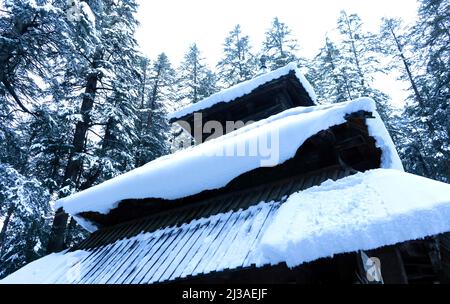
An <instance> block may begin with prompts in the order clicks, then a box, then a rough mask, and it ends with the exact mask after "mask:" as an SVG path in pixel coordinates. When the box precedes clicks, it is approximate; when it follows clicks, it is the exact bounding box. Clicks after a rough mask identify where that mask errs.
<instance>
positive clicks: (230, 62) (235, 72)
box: [217, 24, 257, 87]
mask: <svg viewBox="0 0 450 304" xmlns="http://www.w3.org/2000/svg"><path fill="white" fill-rule="evenodd" d="M223 46H224V48H223V54H224V56H223V58H222V59H221V60H220V61H219V63H218V64H217V70H218V76H219V79H220V81H221V83H223V85H224V86H225V87H230V86H232V85H235V84H237V83H239V82H242V81H244V80H249V79H251V78H252V77H253V76H254V75H255V72H256V71H257V64H256V62H257V60H256V58H255V56H254V55H253V54H252V53H251V47H250V41H249V37H248V36H244V35H242V32H241V26H240V25H239V24H238V25H236V26H235V27H234V28H233V30H232V31H230V33H229V35H228V37H226V38H225V42H224V44H223Z"/></svg>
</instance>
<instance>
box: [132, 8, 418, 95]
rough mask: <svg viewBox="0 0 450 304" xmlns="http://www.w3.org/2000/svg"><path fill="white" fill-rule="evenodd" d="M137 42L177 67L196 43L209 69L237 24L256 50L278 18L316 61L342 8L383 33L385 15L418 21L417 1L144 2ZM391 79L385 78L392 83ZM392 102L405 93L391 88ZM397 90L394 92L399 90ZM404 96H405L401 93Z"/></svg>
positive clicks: (366, 25)
mask: <svg viewBox="0 0 450 304" xmlns="http://www.w3.org/2000/svg"><path fill="white" fill-rule="evenodd" d="M139 2H140V4H141V6H140V8H139V12H138V20H139V22H140V23H141V26H140V27H139V29H138V32H137V36H136V37H137V39H138V42H139V44H140V46H141V48H142V51H143V52H144V53H145V54H146V55H148V56H150V58H155V57H156V55H157V54H159V53H161V52H165V53H166V54H167V55H168V56H169V59H170V60H171V62H172V63H173V64H174V65H178V63H179V61H180V60H181V59H182V57H183V54H184V53H185V51H186V49H187V47H188V46H189V44H191V43H193V42H196V43H197V44H198V46H199V48H200V51H201V52H202V53H203V56H204V57H206V59H207V62H208V63H209V65H210V67H213V66H214V65H215V64H216V63H217V61H218V60H219V59H220V56H221V52H222V44H223V41H224V39H225V37H226V35H227V34H228V32H229V31H230V30H231V29H232V28H233V27H234V25H236V24H240V25H241V28H242V31H243V33H244V34H246V35H249V36H250V41H251V44H252V46H254V48H255V50H257V49H259V46H260V44H261V42H262V40H263V38H264V32H265V31H266V30H267V29H268V28H269V27H270V24H271V21H272V19H273V18H274V17H275V16H277V17H278V18H279V19H280V21H282V22H284V23H286V24H287V25H288V26H289V27H290V28H291V30H292V33H293V35H294V37H295V38H296V39H297V40H298V42H299V45H300V47H301V50H300V54H299V55H301V56H305V57H308V58H312V57H313V56H314V55H315V54H316V53H317V50H318V49H319V48H320V47H321V46H322V45H323V42H324V37H325V35H326V33H327V32H329V31H332V30H333V29H334V28H335V27H336V21H337V18H338V17H339V12H340V11H341V10H343V9H344V10H346V11H347V12H348V13H357V14H358V15H359V16H360V17H361V19H362V21H363V22H364V25H365V27H366V29H367V30H370V31H376V30H378V27H379V24H380V19H381V17H383V16H387V17H401V18H403V19H404V20H405V21H406V22H412V21H414V19H415V17H416V11H417V3H416V0H376V1H374V0H312V1H311V0H308V1H306V0H296V1H291V0H272V1H268V0H259V1H253V0H221V1H217V0H188V1H187V0H157V1H149V0H140V1H139ZM391 80H392V79H388V78H386V79H384V80H383V79H381V80H380V81H381V82H382V83H381V85H383V81H384V82H386V85H385V86H387V83H389V82H391ZM387 91H390V92H389V93H390V94H391V95H394V96H392V97H393V98H402V96H401V92H398V90H394V89H393V88H392V86H391V87H389V88H387ZM394 91H395V92H394ZM399 94H400V95H399Z"/></svg>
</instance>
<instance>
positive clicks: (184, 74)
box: [177, 43, 217, 105]
mask: <svg viewBox="0 0 450 304" xmlns="http://www.w3.org/2000/svg"><path fill="white" fill-rule="evenodd" d="M216 82H217V79H216V77H215V75H214V73H213V72H212V71H211V70H210V69H208V67H207V66H206V64H205V63H204V58H203V57H202V56H201V53H200V50H199V49H198V47H197V45H196V44H195V43H194V44H192V45H191V46H189V49H188V51H187V52H186V54H185V55H184V60H183V61H182V62H181V65H180V67H179V68H178V79H177V86H178V94H179V96H178V98H179V99H180V101H181V105H185V104H188V103H196V102H198V101H200V100H201V99H203V98H206V97H208V96H209V95H211V94H212V93H214V92H216V91H217V85H216Z"/></svg>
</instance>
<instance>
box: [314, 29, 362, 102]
mask: <svg viewBox="0 0 450 304" xmlns="http://www.w3.org/2000/svg"><path fill="white" fill-rule="evenodd" d="M308 68H309V69H308V79H310V80H311V83H312V85H313V86H314V89H315V91H316V93H317V96H318V98H319V101H321V102H322V103H330V102H331V103H336V102H342V101H346V100H351V99H352V98H353V97H354V95H355V96H356V92H354V91H353V90H352V88H351V87H350V84H349V82H350V77H349V75H347V74H346V71H347V66H346V64H345V60H344V58H343V57H342V55H341V52H340V50H339V48H338V47H337V46H336V44H335V43H334V42H333V41H331V40H330V39H329V38H328V37H327V38H326V41H325V45H324V46H323V47H322V48H321V49H320V51H319V54H318V55H317V56H316V57H315V58H314V59H313V60H312V62H311V63H310V64H309V66H308Z"/></svg>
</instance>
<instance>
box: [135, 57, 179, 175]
mask: <svg viewBox="0 0 450 304" xmlns="http://www.w3.org/2000/svg"><path fill="white" fill-rule="evenodd" d="M141 67H142V68H141V77H140V79H141V82H140V87H141V88H142V91H141V96H140V102H141V103H140V106H139V111H140V115H139V123H138V132H139V140H138V143H137V148H136V157H135V163H136V166H142V165H143V164H145V163H147V162H149V161H151V160H154V159H155V158H157V157H159V156H162V155H165V154H167V153H168V152H169V147H168V141H169V139H168V134H169V133H170V128H169V124H168V121H167V117H166V116H167V111H171V110H172V109H173V107H174V106H173V100H174V99H175V98H176V97H175V92H174V87H175V83H176V75H175V70H174V69H173V68H172V66H171V63H170V61H169V59H168V57H167V56H166V54H164V53H162V54H160V55H159V56H158V58H157V59H156V61H155V62H154V63H153V65H152V66H150V65H149V62H148V60H143V61H142V62H141Z"/></svg>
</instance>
